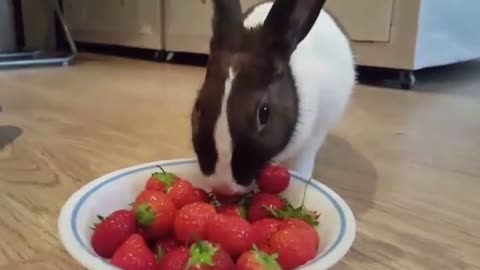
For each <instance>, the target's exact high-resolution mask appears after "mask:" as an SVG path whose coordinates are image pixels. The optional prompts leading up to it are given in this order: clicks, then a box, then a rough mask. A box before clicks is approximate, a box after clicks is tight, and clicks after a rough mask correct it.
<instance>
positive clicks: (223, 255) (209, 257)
mask: <svg viewBox="0 0 480 270" xmlns="http://www.w3.org/2000/svg"><path fill="white" fill-rule="evenodd" d="M234 268H235V263H234V262H233V260H232V257H230V255H229V254H228V253H227V252H226V251H225V250H224V249H223V248H221V247H220V246H218V245H214V244H212V243H210V242H207V241H200V242H197V243H195V244H193V245H192V247H191V248H190V259H189V260H188V263H187V268H186V270H233V269H234Z"/></svg>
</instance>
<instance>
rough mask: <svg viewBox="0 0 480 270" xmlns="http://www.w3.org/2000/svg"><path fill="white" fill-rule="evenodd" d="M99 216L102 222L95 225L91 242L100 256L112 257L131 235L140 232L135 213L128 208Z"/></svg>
mask: <svg viewBox="0 0 480 270" xmlns="http://www.w3.org/2000/svg"><path fill="white" fill-rule="evenodd" d="M99 218H100V220H101V222H100V224H97V225H96V226H95V230H94V232H93V235H92V238H91V244H92V247H93V250H94V251H95V252H96V253H97V254H98V255H99V256H101V257H103V258H111V257H112V256H113V253H115V250H117V249H118V247H119V246H120V245H122V243H123V242H125V240H127V239H128V237H130V235H132V234H134V233H137V232H138V228H137V222H136V220H135V215H134V214H133V213H132V212H131V211H128V210H118V211H115V212H113V213H111V214H110V215H109V216H108V217H106V218H102V217H100V216H99Z"/></svg>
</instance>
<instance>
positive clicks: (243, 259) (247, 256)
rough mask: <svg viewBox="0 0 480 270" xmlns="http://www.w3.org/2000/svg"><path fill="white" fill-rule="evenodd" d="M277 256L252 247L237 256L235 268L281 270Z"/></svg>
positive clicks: (237, 269)
mask: <svg viewBox="0 0 480 270" xmlns="http://www.w3.org/2000/svg"><path fill="white" fill-rule="evenodd" d="M277 258H278V255H277V254H274V255H268V254H266V253H264V252H262V251H259V250H258V249H256V248H254V249H253V250H250V251H247V252H245V253H243V254H242V256H240V258H238V261H237V268H236V270H282V268H281V267H280V265H279V264H278V262H277V260H276V259H277Z"/></svg>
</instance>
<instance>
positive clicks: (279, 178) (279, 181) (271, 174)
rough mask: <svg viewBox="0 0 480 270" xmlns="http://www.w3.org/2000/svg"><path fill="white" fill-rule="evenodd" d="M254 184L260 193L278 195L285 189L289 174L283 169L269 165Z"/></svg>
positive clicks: (288, 181)
mask: <svg viewBox="0 0 480 270" xmlns="http://www.w3.org/2000/svg"><path fill="white" fill-rule="evenodd" d="M256 182H257V186H258V188H259V189H260V190H261V191H262V192H266V193H271V194H278V193H280V192H283V191H284V190H285V189H287V187H288V184H289V183H290V172H289V171H288V169H287V168H285V167H282V166H279V165H274V164H270V165H268V166H267V167H266V168H264V169H263V170H262V171H261V172H260V173H259V175H258V176H257V177H256Z"/></svg>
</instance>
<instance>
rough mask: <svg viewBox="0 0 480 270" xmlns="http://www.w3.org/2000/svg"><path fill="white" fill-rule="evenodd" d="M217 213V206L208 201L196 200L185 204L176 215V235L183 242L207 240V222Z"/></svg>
mask: <svg viewBox="0 0 480 270" xmlns="http://www.w3.org/2000/svg"><path fill="white" fill-rule="evenodd" d="M215 214H216V211H215V208H214V207H213V206H211V205H210V204H208V203H203V202H196V203H192V204H188V205H185V206H184V207H182V209H180V210H179V211H178V212H177V216H176V217H175V222H174V231H175V236H176V237H177V239H178V240H179V241H180V242H183V243H188V242H191V241H192V240H205V239H206V238H207V222H208V220H209V219H210V218H211V217H212V216H213V215H215Z"/></svg>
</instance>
